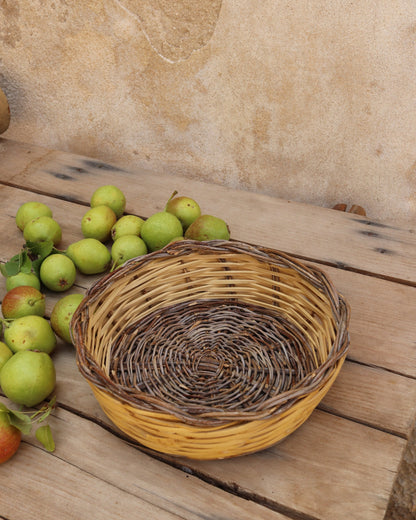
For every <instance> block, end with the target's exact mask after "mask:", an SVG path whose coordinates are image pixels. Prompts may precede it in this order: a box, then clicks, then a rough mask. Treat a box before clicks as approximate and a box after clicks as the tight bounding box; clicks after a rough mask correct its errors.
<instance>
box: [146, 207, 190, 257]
mask: <svg viewBox="0 0 416 520" xmlns="http://www.w3.org/2000/svg"><path fill="white" fill-rule="evenodd" d="M179 236H183V229H182V224H181V222H180V220H179V219H178V218H177V217H175V215H172V213H168V212H167V211H159V212H158V213H154V214H153V215H151V216H150V217H149V218H148V219H147V220H145V222H144V224H143V226H142V230H141V237H142V239H143V240H144V241H145V242H146V245H147V249H148V250H149V251H157V250H159V249H162V247H164V246H166V245H167V244H168V243H169V242H170V241H171V240H172V238H175V237H179Z"/></svg>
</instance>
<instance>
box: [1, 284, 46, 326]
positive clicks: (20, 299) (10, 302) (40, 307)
mask: <svg viewBox="0 0 416 520" xmlns="http://www.w3.org/2000/svg"><path fill="white" fill-rule="evenodd" d="M1 312H2V313H3V316H4V317H5V318H6V319H12V320H14V319H16V318H21V317H22V316H29V315H33V314H35V315H36V316H44V315H45V295H44V294H42V293H41V292H40V291H39V290H38V289H35V288H34V287H31V286H30V285H20V286H19V287H15V288H14V289H11V290H10V291H7V293H6V294H5V296H4V298H3V301H2V303H1Z"/></svg>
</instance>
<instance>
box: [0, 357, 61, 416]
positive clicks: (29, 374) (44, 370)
mask: <svg viewBox="0 0 416 520" xmlns="http://www.w3.org/2000/svg"><path fill="white" fill-rule="evenodd" d="M0 384H1V388H2V390H3V392H4V394H5V396H6V397H8V398H9V399H10V400H11V401H13V402H14V403H16V404H21V405H23V406H28V407H30V406H36V405H37V404H39V403H41V402H42V401H43V400H44V399H46V398H47V397H48V395H49V394H51V393H52V392H53V390H54V388H55V384H56V371H55V366H54V364H53V361H52V358H51V357H50V356H49V355H48V354H47V353H46V352H34V351H31V350H25V351H21V352H17V353H16V354H14V356H12V357H11V358H10V359H9V360H8V361H6V363H5V364H4V366H3V368H2V369H1V372H0Z"/></svg>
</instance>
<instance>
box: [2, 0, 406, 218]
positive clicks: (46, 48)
mask: <svg viewBox="0 0 416 520" xmlns="http://www.w3.org/2000/svg"><path fill="white" fill-rule="evenodd" d="M415 38H416V3H415V2H414V1H413V0H412V1H410V0H397V1H396V2H391V1H389V0H377V1H376V0H370V1H368V0H356V1H354V2H345V1H341V0H331V2H329V1H327V0H325V1H324V0H316V1H314V2H309V1H308V0H301V1H299V2H293V1H291V0H264V1H262V2H259V1H258V0H256V1H254V0H239V1H237V0H175V2H172V1H171V0H140V1H139V0H104V1H103V0H82V1H81V0H75V1H74V0H72V1H69V0H31V1H30V2H28V1H27V0H0V45H1V47H0V48H1V53H0V87H2V88H3V90H4V91H5V93H6V94H7V96H8V99H9V102H10V107H11V111H12V123H11V125H10V128H9V129H8V130H7V133H6V134H4V136H5V137H9V138H11V139H17V140H21V141H28V142H32V143H36V144H40V145H45V146H48V147H55V148H58V149H61V150H65V151H72V152H77V153H82V154H86V155H91V156H94V157H97V158H101V159H103V160H107V161H112V162H117V163H118V164H120V165H122V166H124V167H127V168H129V169H133V170H134V169H135V168H138V167H142V166H145V167H146V168H151V169H155V170H165V171H168V172H171V173H172V175H174V174H177V173H181V174H185V175H189V176H193V177H197V178H201V179H206V180H208V181H211V182H215V183H223V184H226V185H229V186H237V187H241V188H243V189H248V190H257V191H260V192H263V193H268V194H272V195H276V196H280V197H284V198H289V199H292V200H299V201H305V202H311V203H313V204H317V205H323V206H332V205H333V204H335V203H336V202H346V203H348V204H352V203H356V204H360V205H362V206H364V207H365V208H366V209H367V213H368V214H369V215H370V216H373V217H375V218H380V219H389V220H405V221H407V222H410V223H411V225H413V223H414V221H415V217H416V179H415V177H416V132H415V131H414V129H415V128H416V82H415V77H416V47H415Z"/></svg>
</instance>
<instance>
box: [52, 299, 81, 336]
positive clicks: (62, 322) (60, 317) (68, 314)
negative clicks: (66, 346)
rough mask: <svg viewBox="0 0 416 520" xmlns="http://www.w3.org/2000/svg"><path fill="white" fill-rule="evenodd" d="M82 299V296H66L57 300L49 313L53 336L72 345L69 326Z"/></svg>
mask: <svg viewBox="0 0 416 520" xmlns="http://www.w3.org/2000/svg"><path fill="white" fill-rule="evenodd" d="M83 298H84V295H83V294H79V293H76V294H67V295H66V296H64V297H63V298H61V299H60V300H58V301H57V302H56V303H55V305H54V307H53V309H52V313H51V326H52V329H53V330H54V332H55V334H56V335H58V336H59V337H60V338H61V339H63V340H64V341H66V342H67V343H72V338H71V333H70V325H71V319H72V316H73V314H74V312H75V311H76V309H77V307H78V305H79V304H80V303H81V302H82V300H83Z"/></svg>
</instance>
